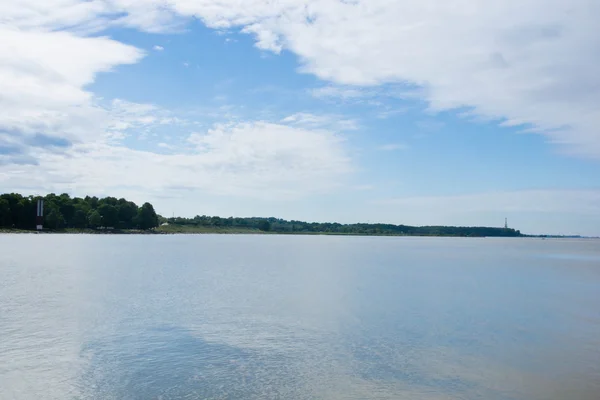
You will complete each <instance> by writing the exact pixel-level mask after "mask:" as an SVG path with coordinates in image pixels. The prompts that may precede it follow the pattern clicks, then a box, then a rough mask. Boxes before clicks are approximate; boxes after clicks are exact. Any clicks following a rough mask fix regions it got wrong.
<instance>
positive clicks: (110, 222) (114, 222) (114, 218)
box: [98, 204, 119, 228]
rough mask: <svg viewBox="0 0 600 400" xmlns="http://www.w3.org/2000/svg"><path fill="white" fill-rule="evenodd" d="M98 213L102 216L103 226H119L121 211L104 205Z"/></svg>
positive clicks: (99, 208)
mask: <svg viewBox="0 0 600 400" xmlns="http://www.w3.org/2000/svg"><path fill="white" fill-rule="evenodd" d="M98 212H99V213H100V215H101V216H102V225H103V226H104V227H107V228H108V227H112V228H114V227H116V226H118V224H119V210H118V209H117V207H115V206H113V205H110V204H102V205H101V206H100V207H98Z"/></svg>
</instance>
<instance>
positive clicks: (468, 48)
mask: <svg viewBox="0 0 600 400" xmlns="http://www.w3.org/2000/svg"><path fill="white" fill-rule="evenodd" d="M0 7H1V10H2V15H3V16H4V20H5V21H8V22H9V24H10V26H12V27H13V28H15V29H19V30H23V29H25V30H31V29H36V30H38V31H39V30H43V31H44V32H48V31H51V30H54V29H70V30H71V31H78V30H81V31H83V32H91V31H94V30H100V29H101V28H102V27H106V26H112V25H125V26H130V27H135V28H138V29H142V30H146V31H161V30H165V29H170V28H171V27H172V26H173V24H178V23H180V22H181V21H180V20H179V19H181V18H184V19H185V18H189V17H198V18H201V19H202V20H203V21H204V22H205V23H206V24H207V25H208V26H210V27H213V28H215V29H219V30H224V29H230V28H235V27H240V28H242V31H243V32H247V33H250V34H253V35H254V36H255V37H256V40H257V46H258V47H260V48H261V49H265V50H270V51H274V52H280V51H281V50H282V49H288V50H290V51H292V52H294V53H296V54H297V55H298V56H299V57H300V60H301V62H302V70H303V71H306V72H309V73H312V74H315V75H316V76H318V77H320V78H322V79H324V80H326V81H330V82H332V83H334V84H336V85H346V86H340V87H337V86H331V87H324V88H321V89H316V90H315V91H314V94H315V95H316V96H331V95H338V96H341V97H342V98H344V97H345V98H353V97H355V96H358V95H359V94H360V93H359V92H360V90H359V88H360V87H364V86H373V85H382V84H400V85H404V84H405V85H407V87H408V88H410V90H409V92H412V94H410V93H406V95H409V94H410V95H411V96H419V97H421V98H423V99H425V100H426V101H427V102H428V103H429V104H430V107H431V108H432V109H433V110H445V109H454V108H470V109H471V110H470V113H471V114H472V115H478V116H483V117H485V118H492V119H498V120H500V121H502V120H504V124H505V125H522V124H523V125H525V126H531V127H533V128H534V129H535V130H536V131H537V132H541V133H543V134H545V135H546V136H547V137H548V138H549V139H550V140H551V141H553V142H556V143H560V144H563V145H564V146H566V149H567V150H568V151H572V152H576V153H578V154H583V155H587V156H593V157H599V156H600V134H599V131H598V129H597V126H598V125H599V122H600V109H599V108H598V107H597V104H598V103H599V102H600V76H599V75H598V74H597V73H596V71H595V70H596V65H597V64H598V62H599V61H600V58H599V56H598V54H597V52H596V51H595V49H596V48H597V46H598V45H599V44H600V43H599V41H600V39H598V38H599V37H600V27H599V26H598V24H597V23H596V20H595V19H596V17H595V16H596V15H599V14H600V3H598V2H597V1H593V0H573V1H571V2H568V3H566V2H564V1H562V0H549V1H548V0H507V1H503V2H493V1H492V0H475V1H469V2H465V1H464V0H446V1H441V0H438V1H431V2H423V1H421V0H404V1H396V2H390V1H388V0H368V1H367V0H355V1H351V2H342V1H338V0H319V1H316V0H284V1H279V2H277V3H264V2H263V1H259V0H249V1H244V2H239V1H237V0H193V1H192V0H173V1H171V2H169V3H166V2H164V1H162V0H137V1H130V0H110V1H109V0H105V1H94V2H80V1H76V0H61V1H60V2H57V1H49V2H39V1H34V0H26V1H25V4H22V2H20V3H19V4H18V5H17V4H16V3H14V2H11V1H8V0H4V1H2V2H0ZM178 20H179V21H178ZM57 34H58V33H57ZM62 34H66V33H64V32H62ZM66 35H68V34H66ZM3 37H5V36H4V35H3ZM88 39H89V38H86V39H85V40H88ZM3 42H4V43H8V42H12V40H4V41H3ZM113 43H114V42H113ZM63 48H66V49H68V47H67V46H65V47H63ZM87 48H88V49H94V46H87ZM63 51H64V50H63ZM89 51H90V52H93V50H89ZM131 58H133V59H135V57H130V59H131ZM62 59H64V60H71V59H72V58H71V57H62ZM73 59H78V60H85V59H86V58H85V57H76V58H73ZM93 59H94V58H93ZM120 62H126V61H120V60H119V61H116V60H115V61H114V62H113V63H108V64H110V65H115V64H116V63H120ZM91 71H93V72H92V73H91V75H92V76H93V74H94V73H95V72H97V71H96V70H95V69H93V70H91ZM347 85H350V86H347ZM352 85H353V86H355V87H354V88H353V87H352ZM334 92H338V93H334ZM67 97H68V96H67Z"/></svg>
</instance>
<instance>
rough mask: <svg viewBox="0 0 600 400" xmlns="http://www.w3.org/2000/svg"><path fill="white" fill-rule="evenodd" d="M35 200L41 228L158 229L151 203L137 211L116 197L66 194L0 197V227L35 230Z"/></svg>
mask: <svg viewBox="0 0 600 400" xmlns="http://www.w3.org/2000/svg"><path fill="white" fill-rule="evenodd" d="M38 199H44V228H48V229H53V230H60V229H64V228H79V229H85V228H91V229H99V228H114V229H144V230H146V229H151V228H155V227H157V226H158V223H159V216H158V215H157V214H156V212H155V211H154V207H153V206H152V204H150V203H144V204H143V205H142V206H141V207H138V205H137V204H135V203H134V202H132V201H128V200H126V199H123V198H121V199H117V198H115V197H104V198H98V197H95V196H94V197H90V196H86V197H85V198H80V197H70V196H69V195H68V194H67V193H63V194H61V195H56V194H54V193H50V194H48V195H46V196H44V197H41V196H23V195H20V194H18V193H5V194H2V195H0V227H2V228H16V229H25V230H28V229H35V226H36V210H37V201H38Z"/></svg>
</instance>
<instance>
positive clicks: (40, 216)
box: [35, 199, 44, 231]
mask: <svg viewBox="0 0 600 400" xmlns="http://www.w3.org/2000/svg"><path fill="white" fill-rule="evenodd" d="M36 217H37V218H36V226H35V227H36V229H37V230H38V231H41V230H42V229H43V220H44V199H38V201H37V215H36Z"/></svg>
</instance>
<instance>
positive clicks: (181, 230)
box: [0, 225, 597, 239]
mask: <svg viewBox="0 0 600 400" xmlns="http://www.w3.org/2000/svg"><path fill="white" fill-rule="evenodd" d="M0 234H42V235H45V234H51V235H61V234H63V235H64V234H79V235H211V234H213V235H214V234H219V235H299V236H317V235H318V236H379V237H463V238H491V237H511V238H515V237H516V238H537V239H597V238H594V237H583V236H554V235H520V236H476V235H442V234H440V235H425V234H390V233H340V232H273V231H271V232H265V231H261V230H259V229H244V228H216V227H190V226H184V225H180V226H177V225H169V226H161V227H158V228H155V229H152V230H140V229H62V230H48V229H46V230H43V231H41V232H38V231H35V230H24V229H11V228H0Z"/></svg>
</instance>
